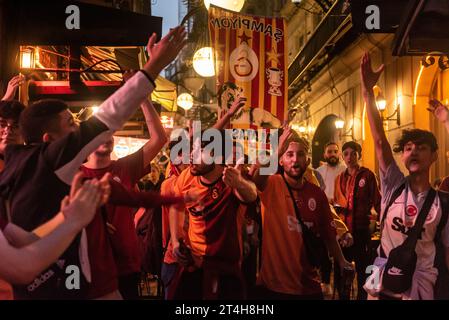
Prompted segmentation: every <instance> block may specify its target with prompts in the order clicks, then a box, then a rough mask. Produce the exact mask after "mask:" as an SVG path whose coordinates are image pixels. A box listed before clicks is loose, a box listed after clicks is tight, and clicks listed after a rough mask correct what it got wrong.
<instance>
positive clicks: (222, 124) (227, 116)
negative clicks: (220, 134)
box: [214, 97, 246, 130]
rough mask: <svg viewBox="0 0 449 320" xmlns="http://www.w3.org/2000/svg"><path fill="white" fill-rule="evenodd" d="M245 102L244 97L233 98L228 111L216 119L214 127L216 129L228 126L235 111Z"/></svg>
mask: <svg viewBox="0 0 449 320" xmlns="http://www.w3.org/2000/svg"><path fill="white" fill-rule="evenodd" d="M245 102H246V98H245V97H239V98H238V99H236V100H234V102H233V103H232V105H231V107H230V108H229V110H228V112H226V114H225V115H223V117H221V119H220V120H218V122H217V123H216V124H215V125H214V128H215V129H217V130H221V129H225V128H227V127H229V126H230V123H231V119H232V117H233V116H234V115H235V114H236V113H237V111H239V110H240V108H242V107H243V106H244V105H245Z"/></svg>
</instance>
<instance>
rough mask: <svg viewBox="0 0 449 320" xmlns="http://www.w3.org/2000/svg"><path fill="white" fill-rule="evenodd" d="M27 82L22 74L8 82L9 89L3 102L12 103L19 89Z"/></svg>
mask: <svg viewBox="0 0 449 320" xmlns="http://www.w3.org/2000/svg"><path fill="white" fill-rule="evenodd" d="M24 81H25V77H24V76H23V75H21V74H19V75H17V76H14V77H13V78H12V79H11V80H9V82H8V88H7V89H6V93H5V95H4V96H3V98H2V100H3V101H11V100H13V99H14V97H15V96H16V92H17V88H18V87H19V86H20V85H22V84H23V83H24Z"/></svg>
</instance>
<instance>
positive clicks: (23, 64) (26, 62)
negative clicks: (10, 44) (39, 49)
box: [20, 48, 35, 69]
mask: <svg viewBox="0 0 449 320" xmlns="http://www.w3.org/2000/svg"><path fill="white" fill-rule="evenodd" d="M34 66H35V58H34V50H33V49H32V48H24V49H21V50H20V68H21V69H32V68H34Z"/></svg>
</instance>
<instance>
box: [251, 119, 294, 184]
mask: <svg viewBox="0 0 449 320" xmlns="http://www.w3.org/2000/svg"><path fill="white" fill-rule="evenodd" d="M291 135H292V129H291V128H290V127H289V126H284V127H283V132H282V134H281V136H280V137H279V143H278V148H277V150H276V151H275V152H274V153H273V155H272V156H271V158H275V157H276V158H278V159H279V156H280V155H279V153H280V150H283V149H284V148H285V144H286V143H287V141H288V139H289V138H290V136H291ZM269 163H273V160H270V161H269ZM260 167H261V165H260V164H259V163H256V164H253V165H252V166H251V168H250V173H251V175H252V177H253V178H252V180H253V182H254V183H255V184H256V187H257V189H258V190H260V191H264V190H265V187H266V186H267V181H268V177H269V176H268V175H261V174H260Z"/></svg>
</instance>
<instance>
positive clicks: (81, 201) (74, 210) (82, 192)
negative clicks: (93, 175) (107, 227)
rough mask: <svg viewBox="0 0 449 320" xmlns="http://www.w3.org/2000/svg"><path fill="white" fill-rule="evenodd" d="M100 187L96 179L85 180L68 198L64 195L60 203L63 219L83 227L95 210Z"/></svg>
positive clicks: (99, 196) (100, 190)
mask: <svg viewBox="0 0 449 320" xmlns="http://www.w3.org/2000/svg"><path fill="white" fill-rule="evenodd" d="M102 193H103V192H102V189H101V187H100V183H99V181H98V180H96V179H94V180H89V181H86V182H85V183H84V184H83V185H82V186H81V187H80V188H79V189H78V190H77V191H76V192H75V195H74V196H73V197H71V198H70V200H69V199H68V198H67V197H66V198H64V200H63V201H62V203H61V211H62V212H63V214H64V217H65V219H67V220H69V221H73V222H75V223H76V224H77V225H79V226H81V227H84V226H86V225H88V224H89V223H90V222H91V221H92V219H93V218H94V216H95V213H96V212H97V205H98V204H99V203H100V202H101V198H102Z"/></svg>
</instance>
